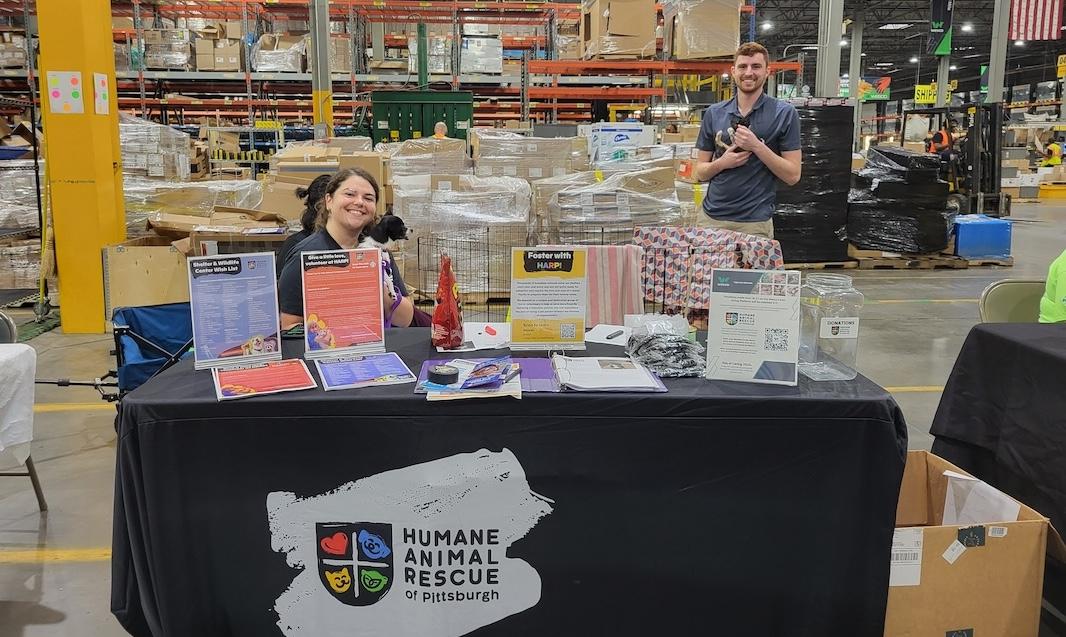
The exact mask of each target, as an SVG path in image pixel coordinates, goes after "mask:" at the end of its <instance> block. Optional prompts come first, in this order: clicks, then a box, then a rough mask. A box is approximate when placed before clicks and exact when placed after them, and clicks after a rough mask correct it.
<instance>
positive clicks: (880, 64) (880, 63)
mask: <svg viewBox="0 0 1066 637" xmlns="http://www.w3.org/2000/svg"><path fill="white" fill-rule="evenodd" d="M893 64H894V63H893V62H877V63H875V64H874V66H892V65H893Z"/></svg>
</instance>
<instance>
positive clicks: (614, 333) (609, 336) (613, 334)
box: [607, 330, 625, 340]
mask: <svg viewBox="0 0 1066 637" xmlns="http://www.w3.org/2000/svg"><path fill="white" fill-rule="evenodd" d="M622 334H625V331H624V330H618V331H617V332H611V333H610V334H608V335H607V339H608V340H610V339H612V338H614V337H615V336H621V335H622Z"/></svg>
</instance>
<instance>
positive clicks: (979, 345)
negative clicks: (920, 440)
mask: <svg viewBox="0 0 1066 637" xmlns="http://www.w3.org/2000/svg"><path fill="white" fill-rule="evenodd" d="M1064 380H1066V325H1061V324H1050V325H1049V324H1039V323H992V324H981V325H977V326H975V327H974V328H973V329H972V330H971V331H970V334H969V336H967V337H966V342H965V343H963V346H962V351H961V352H959V358H958V360H957V361H955V368H954V369H953V370H952V371H951V376H950V377H949V378H948V382H947V385H945V387H944V393H943V396H942V397H941V399H940V406H939V407H938V408H937V410H936V416H935V417H934V418H933V426H932V428H931V429H930V433H932V434H933V435H934V436H935V437H936V439H935V440H934V442H933V453H935V454H937V455H938V456H941V457H943V458H944V459H945V460H947V461H949V462H951V463H953V464H955V465H958V466H959V467H961V468H963V469H966V470H967V471H969V472H971V473H973V474H974V475H975V476H977V477H979V478H981V479H982V480H985V481H987V482H988V483H989V484H991V485H993V486H995V487H997V488H999V489H1002V490H1003V491H1004V492H1006V493H1008V494H1010V495H1011V496H1013V497H1015V498H1017V499H1018V500H1020V501H1022V502H1024V503H1025V504H1027V505H1029V506H1030V507H1032V508H1034V509H1036V510H1037V511H1039V512H1040V513H1042V514H1044V515H1046V516H1048V517H1049V518H1050V519H1051V523H1052V525H1054V526H1055V528H1056V529H1058V530H1059V531H1064V530H1066V382H1064Z"/></svg>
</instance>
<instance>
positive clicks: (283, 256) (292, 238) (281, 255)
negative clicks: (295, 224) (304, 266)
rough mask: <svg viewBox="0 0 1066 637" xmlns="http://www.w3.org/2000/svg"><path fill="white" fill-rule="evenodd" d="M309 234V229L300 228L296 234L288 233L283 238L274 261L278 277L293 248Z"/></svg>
mask: <svg viewBox="0 0 1066 637" xmlns="http://www.w3.org/2000/svg"><path fill="white" fill-rule="evenodd" d="M310 236H311V232H310V231H308V230H300V231H299V232H297V233H296V234H292V235H289V238H288V239H285V243H283V244H281V249H280V250H278V258H277V262H276V265H277V267H278V273H277V276H278V278H281V271H282V269H284V268H285V264H286V263H288V262H289V257H291V256H292V251H293V248H295V247H296V246H298V245H300V242H301V241H303V240H304V239H306V238H307V237H310Z"/></svg>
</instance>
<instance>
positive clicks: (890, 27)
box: [877, 22, 911, 31]
mask: <svg viewBox="0 0 1066 637" xmlns="http://www.w3.org/2000/svg"><path fill="white" fill-rule="evenodd" d="M909 26H911V25H910V23H902V22H889V23H888V24H882V25H881V26H879V27H877V28H878V29H881V30H882V31H898V30H900V29H906V28H907V27H909Z"/></svg>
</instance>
